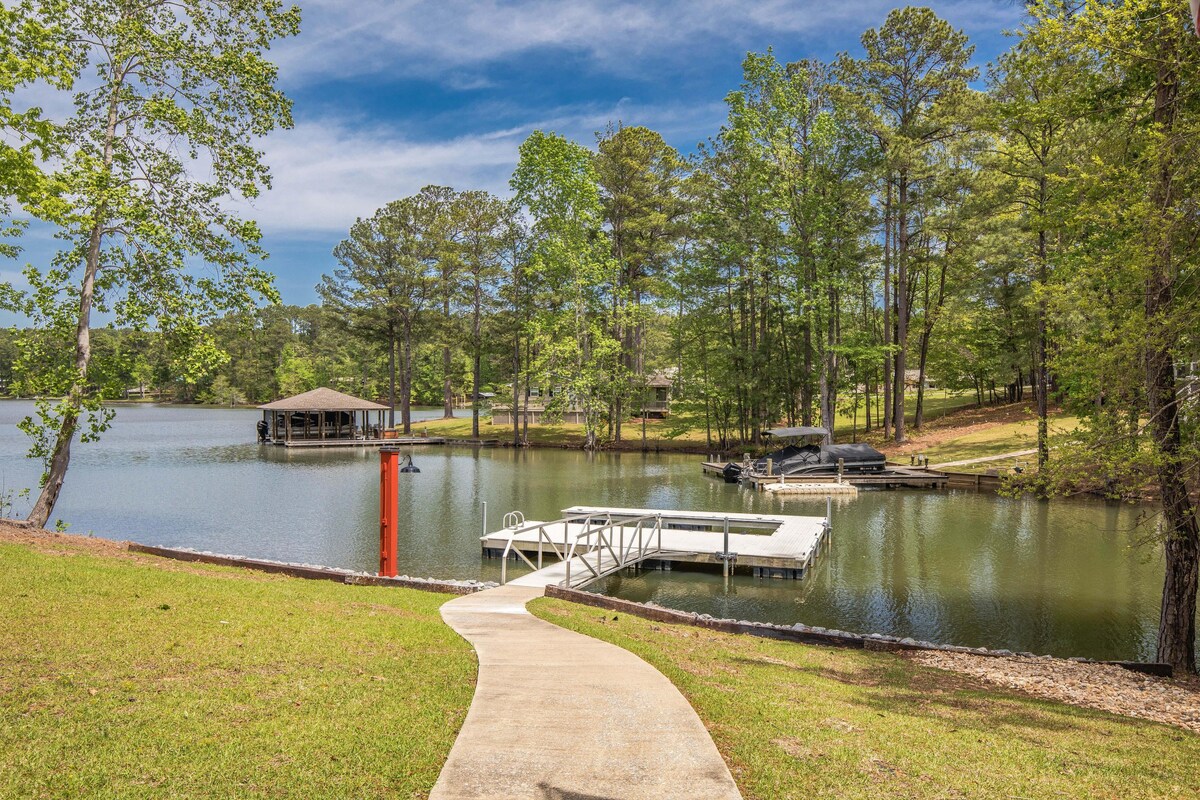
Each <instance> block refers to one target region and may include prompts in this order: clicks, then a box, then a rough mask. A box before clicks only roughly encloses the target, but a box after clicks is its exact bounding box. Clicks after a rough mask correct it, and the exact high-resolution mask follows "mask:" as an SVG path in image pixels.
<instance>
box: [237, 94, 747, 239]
mask: <svg viewBox="0 0 1200 800" xmlns="http://www.w3.org/2000/svg"><path fill="white" fill-rule="evenodd" d="M723 114H724V107H723V106H721V105H720V104H715V105H698V106H684V105H680V106H676V107H669V108H653V109H652V108H642V107H638V106H636V105H634V104H632V103H629V102H624V101H623V102H621V103H618V104H616V105H615V106H597V105H584V106H575V107H567V108H562V109H557V110H555V111H552V112H550V113H548V114H547V115H545V116H541V117H539V118H537V119H531V120H530V121H528V122H527V123H524V124H521V125H517V126H513V127H510V128H506V129H504V130H490V131H488V130H485V131H482V132H479V133H474V134H470V135H466V136H460V137H457V138H450V139H444V140H437V141H413V140H410V139H407V138H405V137H404V136H403V135H402V134H401V133H399V132H397V131H396V130H394V129H390V128H384V127H379V126H366V127H364V126H362V125H361V124H359V123H360V121H356V120H334V119H327V120H317V121H304V122H300V123H299V124H298V125H297V126H296V127H295V128H294V129H293V130H290V131H279V132H276V133H275V134H273V135H272V136H271V137H270V138H269V139H267V140H266V141H265V142H264V143H263V147H264V149H265V152H266V161H267V163H268V164H269V165H270V167H271V172H272V175H273V176H274V180H273V188H272V189H271V191H269V192H267V193H266V194H265V195H264V196H262V197H260V198H259V199H258V200H256V201H255V202H254V203H253V205H249V206H246V205H244V204H243V205H242V207H241V208H239V211H240V212H241V213H242V214H243V215H244V216H247V217H249V218H252V219H255V220H257V221H258V222H259V224H260V225H261V226H262V227H263V229H264V231H266V232H267V233H270V234H286V235H290V236H303V235H305V234H310V235H312V236H314V237H322V236H325V235H328V234H330V233H341V232H345V231H346V230H348V229H349V227H350V225H351V223H353V222H354V220H355V219H356V218H358V217H363V216H369V215H371V214H372V213H374V212H375V210H376V209H378V208H379V207H381V206H383V205H384V204H385V203H388V202H390V201H392V200H395V199H397V198H400V197H404V196H406V195H410V194H413V193H415V192H417V191H418V190H419V189H420V188H421V187H422V186H425V185H428V184H431V183H432V184H441V185H445V186H452V187H454V188H456V189H460V190H465V189H483V190H486V191H490V192H492V193H494V194H497V195H501V196H506V195H507V194H508V193H509V192H508V179H509V176H510V175H511V174H512V171H513V168H514V167H515V166H516V163H517V149H518V147H520V144H521V142H522V141H524V139H525V137H526V136H528V135H529V133H530V132H532V131H533V130H535V129H540V130H548V131H550V130H552V131H556V132H558V133H561V134H562V135H564V136H568V137H570V138H572V139H574V140H575V141H578V142H581V143H583V144H587V145H590V144H591V143H592V141H593V134H594V132H595V131H598V130H602V129H603V128H604V126H605V125H606V124H608V123H609V122H616V121H618V120H620V121H622V122H624V123H625V124H627V125H646V126H648V127H651V128H653V129H655V130H657V131H659V132H660V133H662V134H663V135H664V136H666V137H667V138H670V137H671V134H672V133H673V132H689V131H693V130H697V129H703V130H714V131H715V130H716V126H717V125H718V124H719V123H720V120H721V118H722V116H723Z"/></svg>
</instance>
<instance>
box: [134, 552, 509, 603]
mask: <svg viewBox="0 0 1200 800" xmlns="http://www.w3.org/2000/svg"><path fill="white" fill-rule="evenodd" d="M126 549H127V550H129V551H130V552H132V553H143V554H146V555H151V556H159V557H161V558H170V559H174V560H176V561H190V562H196V563H202V564H219V565H222V566H227V567H241V568H244V569H253V570H257V571H259V572H270V573H275V574H278V575H288V576H291V577H293V578H305V579H308V580H327V581H336V582H338V583H345V584H350V585H353V586H398V587H401V588H405V589H419V590H421V591H426V592H440V593H443V594H473V593H475V592H481V591H483V590H484V589H491V588H494V587H496V586H499V584H497V583H494V582H492V581H455V580H439V579H437V578H414V577H411V576H409V575H400V576H398V577H395V578H385V577H383V576H380V575H376V574H374V573H371V572H359V571H356V570H350V569H341V568H338V567H326V566H322V565H319V564H297V563H293V562H288V561H272V560H270V559H265V558H246V557H244V556H233V555H227V554H224V553H212V552H209V551H207V550H193V549H191V548H186V547H156V546H154V545H148V544H138V543H137V542H129V543H128V544H127V545H126Z"/></svg>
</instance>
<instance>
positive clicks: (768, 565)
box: [480, 506, 830, 588]
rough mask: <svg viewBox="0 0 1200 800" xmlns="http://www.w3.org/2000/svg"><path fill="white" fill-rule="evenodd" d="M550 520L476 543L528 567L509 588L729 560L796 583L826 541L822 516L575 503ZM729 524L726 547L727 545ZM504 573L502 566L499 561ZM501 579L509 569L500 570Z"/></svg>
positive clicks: (516, 525) (514, 520) (518, 521)
mask: <svg viewBox="0 0 1200 800" xmlns="http://www.w3.org/2000/svg"><path fill="white" fill-rule="evenodd" d="M562 514H563V518H562V519H558V520H554V521H551V522H541V521H530V520H525V519H523V518H522V517H520V516H519V515H513V514H510V515H508V517H506V519H505V522H506V523H510V524H508V526H507V527H505V528H502V529H500V530H498V531H493V532H490V533H488V534H486V535H484V536H482V537H481V538H480V545H481V547H482V550H483V554H484V555H485V556H487V557H489V558H492V557H501V558H519V559H521V560H522V561H525V562H526V563H527V564H528V565H529V566H530V567H532V568H533V569H534V571H533V572H531V573H530V574H527V575H523V576H522V577H520V578H517V579H514V580H513V581H512V583H518V584H520V585H529V586H533V585H536V586H546V585H550V584H555V585H559V586H571V587H575V588H578V587H580V586H584V585H586V584H588V583H591V582H592V581H595V580H598V579H600V578H602V577H605V576H606V575H611V574H613V573H614V572H617V571H619V570H621V569H625V568H631V567H643V568H651V567H654V568H659V569H666V570H669V569H670V568H671V565H672V564H673V563H679V562H682V563H693V564H714V565H717V566H721V565H723V564H724V563H726V558H725V556H726V554H728V555H729V558H728V563H729V565H730V567H731V569H732V568H741V569H743V570H747V569H748V570H750V571H751V572H752V573H753V574H754V575H755V576H757V577H772V578H782V577H787V578H801V577H803V576H804V574H805V573H806V572H807V570H808V568H809V567H810V566H811V565H812V563H813V561H814V560H815V559H816V557H817V555H818V554H819V552H820V548H821V546H822V545H823V544H824V543H826V542H827V541H828V535H829V530H830V528H829V525H828V519H827V517H801V516H793V515H785V514H744V513H734V512H729V513H725V512H709V511H678V510H661V509H645V508H603V507H596V506H573V507H571V508H567V509H564V510H563V512H562ZM726 524H728V528H729V533H728V546H726V533H725V529H726ZM505 567H506V568H507V563H506V564H505ZM504 572H505V576H506V575H507V569H505V570H504Z"/></svg>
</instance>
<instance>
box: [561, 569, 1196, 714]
mask: <svg viewBox="0 0 1200 800" xmlns="http://www.w3.org/2000/svg"><path fill="white" fill-rule="evenodd" d="M546 596H547V597H552V598H556V599H559V600H567V601H569V602H572V603H578V604H580V605H587V606H592V607H594V608H603V609H606V610H608V611H619V612H623V613H626V614H629V615H630V616H635V617H641V618H643V619H648V620H651V621H654V622H663V623H667V624H674V625H690V626H692V627H697V628H704V629H706V630H712V631H719V632H721V633H731V634H739V635H749V636H760V637H764V638H768V639H780V640H783V641H790V642H798V643H801V644H814V645H821V646H826V647H829V646H832V647H847V648H853V649H859V650H874V651H891V652H897V653H900V654H901V655H902V656H903V657H904V658H907V659H909V660H912V661H914V662H915V663H917V664H920V665H922V666H926V667H934V668H936V669H943V670H949V671H952V672H958V673H962V674H966V675H970V676H972V677H975V678H978V679H980V680H983V681H985V682H988V683H992V684H994V685H996V686H1000V687H1003V688H1006V689H1015V690H1017V691H1021V692H1024V693H1025V694H1029V695H1033V696H1035V697H1040V698H1044V699H1048V700H1054V701H1057V702H1061V703H1068V704H1071V705H1077V706H1086V707H1089V708H1096V709H1100V710H1102V711H1108V712H1111V713H1114V714H1123V715H1125V716H1132V717H1138V718H1141V719H1147V720H1151V721H1154V722H1161V723H1165V724H1168V725H1175V726H1178V727H1181V728H1184V729H1186V730H1189V731H1192V732H1194V733H1200V681H1197V680H1194V679H1186V680H1184V681H1181V680H1175V679H1172V678H1171V668H1170V666H1169V665H1167V664H1156V663H1145V662H1136V661H1092V660H1089V659H1084V658H1072V659H1064V658H1055V657H1054V656H1037V655H1033V654H1032V653H1013V652H1011V651H1008V650H988V649H987V648H982V647H979V648H971V647H958V646H955V645H941V644H935V643H933V642H919V641H916V640H915V639H908V638H905V639H901V638H897V637H895V636H885V635H883V634H879V633H872V634H868V635H862V634H857V633H849V632H847V631H838V630H828V629H826V628H821V627H814V626H808V625H803V624H796V625H791V626H786V625H771V624H768V623H765V622H750V621H747V620H734V619H716V618H714V617H712V616H710V615H708V614H696V613H693V612H688V611H679V610H677V609H673V608H664V607H663V606H659V605H656V604H654V603H635V602H633V601H631V600H619V599H617V598H615V597H605V596H604V595H597V594H592V593H590V592H584V591H581V590H578V589H564V588H562V587H558V586H547V587H546Z"/></svg>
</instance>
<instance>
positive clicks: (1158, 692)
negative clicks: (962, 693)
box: [908, 651, 1200, 733]
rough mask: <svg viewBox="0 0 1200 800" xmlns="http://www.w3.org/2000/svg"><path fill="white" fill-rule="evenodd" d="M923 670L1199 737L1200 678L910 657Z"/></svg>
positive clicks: (1070, 664) (1015, 660) (1045, 662)
mask: <svg viewBox="0 0 1200 800" xmlns="http://www.w3.org/2000/svg"><path fill="white" fill-rule="evenodd" d="M908 658H911V659H912V660H913V661H915V662H917V663H918V664H922V665H924V666H926V667H936V668H938V669H944V670H949V671H951V672H958V673H961V674H965V675H970V676H971V677H974V678H978V679H980V680H983V681H985V682H987V683H990V684H993V685H995V686H1002V687H1004V688H1006V689H1016V690H1018V691H1020V692H1024V693H1025V694H1029V695H1033V696H1034V697H1040V698H1043V699H1046V700H1057V701H1059V702H1061V703H1070V704H1071V705H1077V706H1086V707H1088V708H1097V709H1100V710H1103V711H1110V712H1112V713H1114V714H1123V715H1125V716H1129V717H1140V718H1142V719H1149V720H1153V721H1155V722H1164V723H1166V724H1168V725H1177V726H1179V727H1181V728H1185V729H1187V730H1190V731H1192V732H1193V733H1200V678H1197V677H1196V676H1186V677H1182V678H1157V677H1154V676H1152V675H1143V674H1141V673H1138V672H1131V671H1129V670H1127V669H1122V668H1121V667H1117V666H1113V665H1110V664H1081V663H1079V662H1077V661H1067V660H1064V659H1059V658H1022V657H1011V658H1001V657H992V656H975V655H970V654H967V653H940V652H935V651H923V652H915V651H914V652H912V653H909V654H908Z"/></svg>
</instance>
